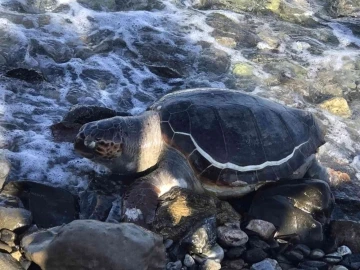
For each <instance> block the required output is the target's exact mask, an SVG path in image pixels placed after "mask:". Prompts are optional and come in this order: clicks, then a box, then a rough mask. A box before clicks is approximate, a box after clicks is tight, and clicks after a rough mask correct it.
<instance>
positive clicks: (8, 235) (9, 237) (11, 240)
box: [0, 229, 16, 247]
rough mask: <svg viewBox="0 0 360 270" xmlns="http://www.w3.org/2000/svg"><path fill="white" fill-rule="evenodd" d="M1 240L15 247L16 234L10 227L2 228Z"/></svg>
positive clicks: (0, 232)
mask: <svg viewBox="0 0 360 270" xmlns="http://www.w3.org/2000/svg"><path fill="white" fill-rule="evenodd" d="M0 240H1V241H2V242H4V243H5V244H7V245H9V246H10V247H14V246H15V240H16V234H15V233H14V232H12V231H10V230H8V229H2V230H1V231H0Z"/></svg>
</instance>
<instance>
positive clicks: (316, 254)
mask: <svg viewBox="0 0 360 270" xmlns="http://www.w3.org/2000/svg"><path fill="white" fill-rule="evenodd" d="M324 256H325V252H324V251H322V250H321V249H318V248H317V249H313V250H312V251H311V252H310V256H309V257H310V259H313V260H319V259H321V258H323V257H324Z"/></svg>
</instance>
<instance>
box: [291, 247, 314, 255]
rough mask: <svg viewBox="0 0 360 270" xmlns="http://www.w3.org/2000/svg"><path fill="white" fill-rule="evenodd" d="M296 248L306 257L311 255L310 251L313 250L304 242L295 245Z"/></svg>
mask: <svg viewBox="0 0 360 270" xmlns="http://www.w3.org/2000/svg"><path fill="white" fill-rule="evenodd" d="M294 250H298V251H300V252H301V253H302V254H303V255H304V256H305V257H307V256H309V255H310V252H311V249H310V248H309V247H308V246H306V245H303V244H299V245H296V246H295V247H294Z"/></svg>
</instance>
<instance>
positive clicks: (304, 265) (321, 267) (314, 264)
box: [298, 261, 327, 270]
mask: <svg viewBox="0 0 360 270" xmlns="http://www.w3.org/2000/svg"><path fill="white" fill-rule="evenodd" d="M298 267H299V268H304V269H308V268H309V267H313V268H318V269H319V270H326V269H327V263H326V262H322V261H304V262H301V263H300V264H299V265H298Z"/></svg>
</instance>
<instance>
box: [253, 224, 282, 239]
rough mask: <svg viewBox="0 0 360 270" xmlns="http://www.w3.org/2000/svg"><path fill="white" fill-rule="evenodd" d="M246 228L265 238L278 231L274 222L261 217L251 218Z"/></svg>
mask: <svg viewBox="0 0 360 270" xmlns="http://www.w3.org/2000/svg"><path fill="white" fill-rule="evenodd" d="M246 229H247V230H249V231H253V232H255V233H257V234H258V235H260V236H261V237H262V238H264V239H269V238H271V237H272V236H273V234H274V232H275V231H276V228H275V226H274V224H272V223H270V222H267V221H265V220H261V219H253V220H251V221H250V222H249V224H248V225H247V226H246Z"/></svg>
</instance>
